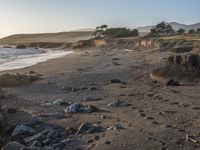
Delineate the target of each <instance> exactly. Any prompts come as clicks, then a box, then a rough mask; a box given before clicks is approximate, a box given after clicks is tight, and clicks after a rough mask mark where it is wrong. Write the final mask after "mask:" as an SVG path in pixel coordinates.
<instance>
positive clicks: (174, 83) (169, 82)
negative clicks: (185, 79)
mask: <svg viewBox="0 0 200 150" xmlns="http://www.w3.org/2000/svg"><path fill="white" fill-rule="evenodd" d="M167 85H169V86H179V85H180V84H179V82H177V81H174V80H173V79H171V80H169V81H168V82H167Z"/></svg>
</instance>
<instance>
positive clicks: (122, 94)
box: [118, 93, 126, 96]
mask: <svg viewBox="0 0 200 150" xmlns="http://www.w3.org/2000/svg"><path fill="white" fill-rule="evenodd" d="M118 96H126V94H124V93H121V94H118Z"/></svg>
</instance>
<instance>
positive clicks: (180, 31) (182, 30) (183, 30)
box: [176, 28, 186, 35]
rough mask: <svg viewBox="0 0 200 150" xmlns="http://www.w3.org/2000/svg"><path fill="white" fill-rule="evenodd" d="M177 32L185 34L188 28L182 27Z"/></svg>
mask: <svg viewBox="0 0 200 150" xmlns="http://www.w3.org/2000/svg"><path fill="white" fill-rule="evenodd" d="M176 32H177V34H179V35H181V34H185V32H186V30H185V29H182V28H181V29H179V30H178V31H176Z"/></svg>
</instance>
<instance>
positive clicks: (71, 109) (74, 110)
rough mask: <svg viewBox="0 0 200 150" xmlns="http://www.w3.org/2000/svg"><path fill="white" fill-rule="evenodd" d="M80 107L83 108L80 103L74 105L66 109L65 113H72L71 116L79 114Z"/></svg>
mask: <svg viewBox="0 0 200 150" xmlns="http://www.w3.org/2000/svg"><path fill="white" fill-rule="evenodd" d="M80 106H81V104H79V103H73V104H71V105H70V106H69V107H68V108H66V109H65V110H64V112H65V113H71V114H73V113H77V112H78V109H79V107H80Z"/></svg>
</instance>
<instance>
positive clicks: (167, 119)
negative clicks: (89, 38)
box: [1, 50, 200, 150]
mask: <svg viewBox="0 0 200 150" xmlns="http://www.w3.org/2000/svg"><path fill="white" fill-rule="evenodd" d="M167 56H168V52H162V53H160V52H159V51H155V50H152V51H151V50H147V51H133V52H127V53H123V52H121V51H117V50H115V51H113V50H106V51H103V50H101V51H93V52H92V51H89V52H88V53H84V52H82V53H77V54H73V55H69V56H67V57H63V58H60V59H54V60H50V61H48V62H45V63H40V64H38V65H36V66H33V67H29V68H25V69H21V70H15V71H13V72H25V71H31V70H33V71H37V72H38V73H41V74H43V75H44V76H43V78H42V80H39V81H37V82H35V83H33V84H30V85H23V86H20V87H16V88H11V89H5V90H6V91H7V92H8V94H10V95H11V96H13V97H11V98H10V99H6V100H2V101H1V103H3V104H7V105H8V106H12V107H17V108H19V109H21V110H25V111H26V112H28V113H30V114H34V115H39V116H41V115H42V114H46V116H48V114H49V117H44V119H45V120H46V121H47V122H48V123H50V124H56V125H59V126H62V127H64V128H65V129H66V130H69V129H70V128H71V127H73V128H77V127H78V126H79V125H80V124H81V123H83V122H85V121H87V122H92V123H94V124H95V123H97V124H99V125H101V126H103V127H104V128H107V127H110V126H112V125H115V124H116V123H120V124H121V125H122V126H123V128H124V129H119V130H116V131H113V130H109V131H104V132H101V133H95V134H81V135H76V136H75V137H74V138H75V140H77V141H81V144H77V145H76V146H77V147H81V148H82V149H98V150H133V149H136V150H167V149H168V150H190V149H199V148H200V145H199V143H194V142H192V141H187V140H186V138H185V137H186V134H189V136H191V137H192V139H195V140H197V141H200V134H199V129H200V127H199V122H200V118H199V113H200V111H199V110H200V108H199V107H200V103H199V98H200V94H199V92H198V91H199V88H200V87H199V85H196V86H192V85H188V86H180V87H168V86H166V85H165V84H162V83H156V82H153V81H151V80H150V79H149V72H150V71H152V70H153V69H155V68H157V67H158V66H160V65H162V64H161V63H160V62H161V61H162V60H163V59H165V58H166V57H167ZM113 58H115V60H113ZM116 58H118V59H116ZM114 61H115V63H114ZM116 62H117V65H116ZM50 66H51V67H50ZM111 79H120V80H121V81H123V82H125V83H126V84H125V85H124V84H111V83H110V80H111ZM65 85H68V86H72V87H77V88H78V87H79V88H80V87H89V86H91V85H96V87H97V90H95V91H88V90H83V91H74V92H73V91H65V90H63V86H65ZM88 96H90V97H100V98H101V99H102V100H100V101H91V102H85V101H84V98H85V97H88ZM60 98H61V99H64V100H66V101H78V102H81V103H83V104H92V105H95V106H97V107H98V108H99V109H101V110H103V111H101V112H95V113H88V114H87V113H86V114H72V115H65V117H64V118H62V119H55V118H52V117H51V116H50V114H52V113H55V114H56V113H63V110H64V108H66V107H62V106H53V107H49V108H44V107H41V106H40V105H41V104H42V103H45V102H52V101H54V100H56V99H60ZM113 100H120V101H121V102H122V104H121V106H120V107H115V108H111V107H106V106H107V104H109V103H110V102H112V101H113ZM102 115H104V116H105V118H104V119H102ZM106 141H107V142H106ZM108 141H109V142H108ZM69 145H70V144H69ZM69 147H70V146H69ZM69 149H70V148H69Z"/></svg>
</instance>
